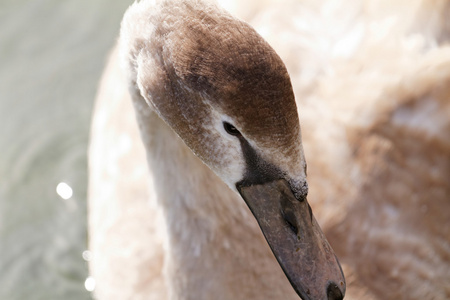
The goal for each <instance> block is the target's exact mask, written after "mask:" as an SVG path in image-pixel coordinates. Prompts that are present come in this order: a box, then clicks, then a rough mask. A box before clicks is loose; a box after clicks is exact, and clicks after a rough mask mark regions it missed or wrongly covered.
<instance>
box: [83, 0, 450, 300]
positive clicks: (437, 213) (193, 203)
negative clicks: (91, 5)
mask: <svg viewBox="0 0 450 300" xmlns="http://www.w3.org/2000/svg"><path fill="white" fill-rule="evenodd" d="M269 2H270V1H264V4H265V5H266V4H267V3H269ZM287 2H288V3H289V5H279V3H278V5H275V6H271V5H270V3H269V4H268V6H266V7H264V8H263V9H262V10H261V11H260V12H259V13H252V16H253V17H252V18H253V19H252V20H251V24H252V25H255V27H256V28H258V30H259V32H260V34H261V35H263V36H264V38H265V39H267V40H269V41H270V43H271V45H273V47H274V48H275V50H276V51H277V53H279V54H280V56H281V57H282V58H283V61H285V62H286V66H287V69H288V71H289V73H290V75H291V80H292V81H293V83H294V84H293V88H294V93H295V95H296V101H297V106H298V108H299V113H300V117H301V121H302V129H303V130H302V146H303V147H304V148H305V153H306V154H307V158H308V185H309V190H310V193H309V195H308V202H309V203H310V204H311V207H312V210H313V211H314V214H315V216H316V217H317V219H318V220H319V221H320V224H321V227H322V228H323V229H324V232H325V233H326V236H327V238H328V239H329V240H330V242H331V244H332V245H333V248H334V250H335V251H336V253H337V254H338V257H339V260H340V262H341V264H342V267H343V269H344V273H345V275H346V284H347V288H346V290H345V294H346V295H345V298H346V299H374V300H375V299H392V300H393V299H421V300H423V299H430V300H431V299H448V298H449V297H450V289H449V285H448V278H450V273H449V272H450V261H449V257H450V240H449V239H448V236H449V235H450V224H449V222H448V220H449V219H450V215H449V212H450V207H449V202H448V195H449V194H450V185H449V182H448V178H449V177H450V173H449V172H450V166H449V160H448V153H450V144H449V141H450V136H449V132H450V123H449V118H448V115H449V113H450V101H449V94H450V91H449V89H448V87H449V86H450V85H449V84H448V83H449V82H450V48H449V47H448V40H449V36H450V32H449V30H448V22H446V20H448V17H449V5H448V1H420V0H411V1H408V2H402V1H392V0H390V1H352V0H348V1H340V0H331V1H323V2H317V1H308V0H305V1H301V2H298V1H291V2H289V1H287ZM387 2H389V3H390V4H394V5H391V6H390V5H388V4H387ZM197 3H199V2H197ZM200 3H202V2H200ZM249 3H250V2H249ZM258 3H259V2H258ZM147 5H148V6H147ZM249 5H250V4H249ZM258 5H259V4H258ZM134 7H135V8H136V9H135V13H136V14H134V16H139V15H140V14H141V13H142V14H143V15H145V14H146V13H145V11H146V10H145V9H144V8H145V7H151V4H149V2H140V4H139V6H138V5H137V4H135V6H134ZM128 14H129V16H132V15H133V14H132V13H128ZM237 14H238V15H239V12H237ZM246 14H247V15H246ZM244 15H246V16H243V17H244V18H248V12H244ZM148 16H150V14H148V15H147V17H148ZM334 16H337V17H334ZM147 17H143V18H139V17H136V18H133V17H130V18H129V21H130V22H129V23H128V24H127V26H129V29H130V30H131V31H132V32H133V30H134V32H136V33H137V34H138V33H139V32H138V31H139V30H140V29H142V28H147V29H149V28H148V27H146V25H145V24H147V23H146V22H145V20H149V18H147ZM429 20H432V21H429ZM123 24H124V26H125V25H126V24H125V21H124V23H123ZM269 24H270V26H269ZM277 26H281V27H277ZM375 29H376V30H375ZM330 33H333V34H334V35H337V38H336V37H335V36H334V35H332V34H330ZM142 34H143V35H145V33H143V32H142ZM130 36H132V35H128V37H130ZM130 41H131V40H126V39H123V35H122V36H121V39H120V43H119V46H118V47H116V48H115V50H114V51H113V52H112V53H111V56H110V60H109V62H108V66H107V68H106V70H105V73H104V76H103V78H102V82H101V84H100V89H99V94H98V97H97V103H96V109H95V118H94V120H93V126H92V138H91V146H90V179H89V180H90V190H89V198H90V201H89V222H90V224H89V234H90V249H91V251H92V253H93V258H92V261H91V262H90V270H91V274H92V276H93V277H94V278H95V279H96V280H97V287H96V290H95V294H96V296H97V297H98V298H99V299H202V298H203V299H211V298H213V299H240V298H242V299H243V298H245V299H256V298H257V299H298V296H297V295H296V294H295V292H294V290H293V289H292V288H291V287H290V286H289V281H288V280H287V279H286V277H285V276H284V274H283V271H282V269H281V268H280V267H279V266H278V265H277V263H276V260H275V258H274V257H273V254H272V253H271V250H270V247H269V246H268V245H267V243H266V242H265V240H264V237H263V235H262V234H261V231H260V229H259V227H258V223H257V221H256V220H255V219H254V218H253V217H252V215H251V212H250V210H249V209H248V208H247V206H246V204H245V202H244V201H243V200H242V198H241V197H240V196H239V195H238V193H237V192H236V191H234V192H231V191H232V189H233V188H234V187H233V186H230V184H228V185H229V186H227V185H226V184H224V182H223V180H220V179H219V178H221V177H223V176H225V177H228V178H230V176H232V174H225V175H224V174H222V175H220V174H218V175H219V176H217V175H215V174H214V173H213V172H212V171H211V170H210V168H208V167H207V166H206V165H205V164H204V163H202V162H201V161H200V160H199V159H198V157H197V156H195V155H194V154H193V152H192V150H191V149H190V148H188V147H186V143H185V142H182V140H180V138H179V137H178V135H177V134H176V133H174V131H173V130H172V129H171V128H169V127H168V126H167V125H166V124H167V123H166V122H165V121H162V118H160V117H159V116H157V114H158V113H157V112H155V110H153V109H149V103H150V104H151V101H145V100H148V99H145V100H143V99H142V98H140V97H141V90H140V88H141V87H145V86H144V85H141V86H139V84H140V83H139V82H136V84H137V85H138V89H135V88H132V89H129V80H130V78H133V76H130V74H129V73H128V74H127V72H124V70H128V72H130V70H133V66H138V65H139V60H134V58H132V59H123V58H124V57H127V53H128V52H127V51H124V49H127V48H126V46H127V45H130V43H129V42H130ZM139 42H142V45H145V43H146V42H148V41H146V39H145V38H144V39H141V40H140V41H139ZM147 45H148V44H147ZM142 49H144V48H142ZM124 62H125V63H126V64H125V65H124ZM130 62H131V63H132V67H131V68H130V66H129V65H127V64H129V63H130ZM141 71H145V69H141ZM148 78H153V79H155V78H154V77H152V76H149V77H148ZM131 86H134V84H131ZM144 95H145V94H144ZM144 98H145V97H144ZM137 99H141V100H138V101H137ZM132 104H133V105H134V107H133V106H132ZM133 110H135V111H136V112H137V118H138V120H139V122H138V123H139V129H140V130H138V126H136V121H135V115H134V113H133ZM228 117H230V119H225V120H223V121H226V122H227V123H228V124H230V125H234V126H235V128H237V129H240V128H239V126H238V125H236V124H237V123H234V122H233V119H231V117H232V116H230V115H229V116H228ZM217 125H218V127H217V130H222V134H223V136H224V137H227V138H232V137H233V136H228V135H225V133H226V131H225V132H224V131H223V130H225V128H223V127H221V126H223V123H221V124H217ZM189 129H191V128H189ZM305 129H306V130H305ZM202 137H203V135H202ZM141 138H142V140H143V142H144V143H142V142H141ZM231 141H232V140H230V142H231ZM223 148H224V149H228V147H223ZM149 149H153V151H154V152H153V153H147V152H148V150H149ZM155 151H156V152H155ZM196 154H197V155H199V153H198V152H196ZM199 156H200V155H199ZM146 158H147V160H148V162H149V165H150V172H149V171H148V170H149V169H148V166H147V164H145V163H144V161H145V160H146ZM302 160H303V158H302ZM235 162H236V161H235ZM169 170H172V173H170V174H168V173H167V172H168V171H169ZM186 174H189V175H188V176H186ZM205 182H207V185H208V189H198V187H201V186H202V184H204V183H205ZM175 183H176V184H175ZM192 187H197V189H196V190H192ZM230 187H231V189H230ZM180 190H182V193H180ZM212 191H213V192H212ZM180 195H182V196H180ZM199 195H202V197H198V196H199ZM176 197H182V199H181V200H183V201H184V202H183V201H177V202H174V201H170V199H177V198H176ZM202 199H203V200H205V199H215V200H217V201H214V202H211V201H204V202H199V201H200V200H202ZM186 200H189V201H186ZM211 212H215V213H214V215H212V214H211ZM186 224H188V225H189V226H187V225H186ZM230 224H233V225H234V226H230ZM188 228H189V229H190V230H189V231H188V230H187V229H188ZM242 228H245V230H242ZM219 233H220V234H219ZM250 241H251V242H250ZM236 255H240V256H236ZM219 265H220V267H219V268H218V267H217V266H219ZM247 267H248V268H247ZM211 270H214V271H215V272H214V273H211ZM231 274H232V275H231ZM202 276H208V278H207V279H205V278H204V277H202Z"/></svg>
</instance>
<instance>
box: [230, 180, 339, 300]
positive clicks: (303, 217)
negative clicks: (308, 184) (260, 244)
mask: <svg viewBox="0 0 450 300" xmlns="http://www.w3.org/2000/svg"><path fill="white" fill-rule="evenodd" d="M238 190H239V192H240V194H241V196H242V197H243V198H244V200H245V202H246V203H247V205H248V206H249V208H250V210H251V211H252V213H253V215H254V216H255V218H256V220H257V221H258V223H259V226H260V227H261V230H262V232H263V233H264V236H265V237H266V240H267V242H268V243H269V245H270V248H271V249H272V251H273V253H274V255H275V257H276V258H277V260H278V263H279V264H280V265H281V267H282V269H283V271H284V273H285V274H286V276H287V278H288V279H289V281H290V282H291V284H292V286H293V288H294V289H295V291H296V292H297V294H299V296H300V297H301V298H302V299H304V300H337V299H343V298H344V294H345V279H344V274H343V272H342V269H341V266H340V264H339V261H338V260H337V257H336V255H335V254H334V251H333V249H332V248H331V246H330V244H329V243H328V241H327V239H326V238H325V235H324V234H323V232H322V230H321V229H320V227H319V225H318V224H317V221H316V219H315V218H314V216H313V214H312V211H311V208H310V206H309V204H308V201H307V200H306V199H304V200H303V201H299V200H297V199H296V198H295V197H294V194H293V193H292V191H291V189H290V187H289V184H288V183H287V181H286V180H284V179H280V180H275V181H271V182H268V183H264V184H257V185H251V186H240V187H238Z"/></svg>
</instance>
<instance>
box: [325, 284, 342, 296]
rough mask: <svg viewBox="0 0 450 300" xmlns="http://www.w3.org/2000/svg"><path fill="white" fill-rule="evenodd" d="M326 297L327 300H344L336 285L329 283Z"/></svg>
mask: <svg viewBox="0 0 450 300" xmlns="http://www.w3.org/2000/svg"><path fill="white" fill-rule="evenodd" d="M327 297H328V300H342V299H344V295H342V292H341V290H340V289H339V287H338V286H337V284H336V283H334V282H330V284H328V288H327Z"/></svg>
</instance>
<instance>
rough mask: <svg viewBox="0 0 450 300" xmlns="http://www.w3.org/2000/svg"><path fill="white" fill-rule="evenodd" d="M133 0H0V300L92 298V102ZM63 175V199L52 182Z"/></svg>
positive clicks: (58, 180) (56, 182)
mask: <svg viewBox="0 0 450 300" xmlns="http://www.w3.org/2000/svg"><path fill="white" fill-rule="evenodd" d="M131 2H132V1H127V0H123V1H106V0H65V1H56V0H20V1H19V0H14V1H12V0H0V299H2V300H28V299H33V300H35V299H45V300H52V299H58V300H59V299H64V300H66V299H76V300H80V299H90V298H91V296H90V295H89V293H88V292H87V291H86V289H85V286H84V282H85V280H86V277H87V276H88V268H87V262H86V261H85V260H84V259H83V257H82V253H83V251H84V250H86V247H87V234H86V219H87V212H86V191H87V165H86V164H87V157H86V155H87V145H88V138H89V127H90V119H91V111H92V105H93V100H94V98H95V93H96V87H97V83H98V81H99V78H100V75H101V72H102V68H103V66H104V63H105V58H106V55H107V52H108V50H109V49H110V48H111V46H112V45H113V43H114V39H115V37H116V36H117V32H118V29H119V24H120V19H121V17H122V15H123V12H124V11H125V9H126V7H127V6H128V5H129V4H130V3H131ZM60 182H66V183H67V184H68V185H69V186H71V188H72V189H73V196H72V197H71V198H70V199H67V200H64V199H63V198H62V197H60V196H59V195H58V194H57V193H56V186H57V185H58V183H60Z"/></svg>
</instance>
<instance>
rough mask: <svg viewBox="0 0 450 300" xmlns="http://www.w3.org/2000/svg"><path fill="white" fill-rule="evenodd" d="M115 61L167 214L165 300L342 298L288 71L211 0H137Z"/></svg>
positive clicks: (253, 33)
mask: <svg viewBox="0 0 450 300" xmlns="http://www.w3.org/2000/svg"><path fill="white" fill-rule="evenodd" d="M117 58H118V60H119V61H120V62H121V67H122V69H123V70H124V77H123V79H124V82H125V83H126V84H127V85H128V86H129V92H130V94H131V98H132V102H133V104H134V107H135V110H136V116H137V120H138V124H139V128H140V132H141V136H142V140H143V142H144V146H145V149H146V156H147V160H148V165H149V169H150V170H151V172H152V173H153V178H152V180H153V187H154V192H155V196H156V197H157V202H158V205H159V206H160V207H161V210H162V215H163V218H164V225H165V230H166V234H167V238H166V240H165V241H164V242H163V243H164V248H165V250H166V253H165V254H164V259H163V260H164V268H163V271H162V276H163V277H164V279H165V285H166V286H167V290H168V298H169V299H280V298H283V299H296V298H297V299H298V297H297V296H295V292H296V293H297V294H298V295H299V296H300V297H302V298H303V299H343V296H344V294H345V279H344V276H343V273H342V270H341V267H340V265H339V262H338V260H337V257H336V255H335V254H334V252H333V250H332V248H331V246H330V245H329V243H328V242H327V240H326V238H325V236H324V234H323V233H322V231H321V229H320V227H319V225H318V223H317V222H316V220H315V218H314V216H313V215H312V211H311V208H310V206H309V204H308V202H307V199H306V198H307V193H308V186H307V182H306V162H305V158H304V155H303V149H302V147H301V135H300V125H299V120H298V115H297V108H296V103H295V99H294V94H293V91H292V87H291V83H290V79H289V75H288V73H287V70H286V68H285V66H284V64H283V62H282V61H281V59H280V58H279V57H278V55H277V54H276V53H275V51H273V50H272V48H271V47H270V46H269V45H268V44H267V42H265V41H264V39H263V38H261V37H260V35H259V34H257V33H256V31H255V30H254V29H253V28H251V27H250V26H249V25H247V24H246V23H244V22H242V21H239V20H238V19H236V18H234V17H232V16H231V15H230V14H228V13H227V12H226V11H225V10H223V9H221V8H219V6H217V5H215V4H211V3H209V2H204V1H179V0H170V1H160V2H154V1H141V2H137V3H135V4H133V5H132V6H131V7H130V8H129V9H128V10H127V12H126V14H125V16H124V19H123V21H122V28H121V34H120V38H119V42H118V51H117ZM206 166H207V167H206ZM124 176H127V175H126V174H124ZM245 205H247V206H248V207H249V209H250V211H251V213H252V214H253V215H254V216H255V218H256V220H257V222H258V224H259V227H260V228H261V230H262V232H263V234H264V237H265V238H266V240H267V243H268V245H269V246H270V249H271V250H272V252H273V254H274V257H273V256H272V254H271V253H270V251H269V250H268V247H267V245H266V243H265V241H264V240H263V238H262V234H261V233H260V232H259V230H258V228H257V226H256V225H255V222H254V221H253V220H252V221H250V220H249V218H250V216H249V212H248V211H247V209H246V208H245ZM149 217H150V216H149ZM275 258H276V260H275ZM276 261H278V263H279V266H281V268H280V267H279V266H278V265H277V264H276ZM281 270H282V271H283V272H284V273H285V275H286V277H285V276H283V274H282V272H281ZM94 273H95V271H94ZM289 282H290V283H291V284H292V287H293V290H292V289H290V288H289V287H288V286H287V285H288V283H289ZM294 290H295V292H294ZM108 299H110V298H108Z"/></svg>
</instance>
